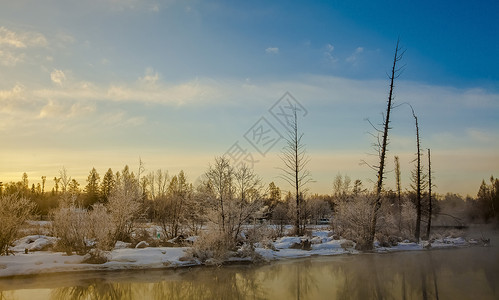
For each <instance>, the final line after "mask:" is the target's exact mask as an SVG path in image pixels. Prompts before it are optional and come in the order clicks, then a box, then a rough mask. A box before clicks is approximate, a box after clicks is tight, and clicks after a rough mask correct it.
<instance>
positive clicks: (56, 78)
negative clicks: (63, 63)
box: [50, 69, 66, 86]
mask: <svg viewBox="0 0 499 300" xmlns="http://www.w3.org/2000/svg"><path fill="white" fill-rule="evenodd" d="M50 79H51V80H52V82H53V83H55V84H57V85H59V86H62V83H63V82H64V81H65V80H66V75H65V74H64V72H63V71H62V70H57V69H54V70H53V71H52V73H50Z"/></svg>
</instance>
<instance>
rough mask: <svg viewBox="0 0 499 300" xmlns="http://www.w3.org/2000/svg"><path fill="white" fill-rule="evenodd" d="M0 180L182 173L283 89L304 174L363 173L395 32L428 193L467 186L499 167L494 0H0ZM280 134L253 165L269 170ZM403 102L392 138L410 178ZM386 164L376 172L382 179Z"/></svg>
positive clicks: (234, 138)
mask: <svg viewBox="0 0 499 300" xmlns="http://www.w3.org/2000/svg"><path fill="white" fill-rule="evenodd" d="M0 7H1V9H0V67H1V70H2V71H1V72H0V103H1V107H0V134H1V136H2V148H1V150H0V178H1V179H0V180H2V181H10V180H19V179H20V178H21V175H22V173H23V172H27V173H28V175H29V178H30V179H31V182H35V183H36V182H38V181H39V179H40V177H41V176H42V175H46V176H47V177H48V178H52V177H54V176H56V175H57V173H58V170H59V169H61V168H62V166H65V167H66V168H67V170H68V172H69V174H70V175H71V176H73V177H74V178H77V179H78V181H79V182H80V184H82V185H84V184H85V178H86V176H87V174H88V172H89V171H90V169H91V168H92V167H96V168H97V170H98V171H99V172H100V173H104V172H105V171H106V170H107V168H109V167H111V168H113V170H114V171H117V170H119V169H121V168H123V166H124V165H125V164H128V165H130V166H131V167H132V168H137V164H138V160H139V157H141V158H142V160H143V161H144V162H145V166H146V168H147V169H148V170H149V171H152V170H156V169H158V168H162V169H167V170H169V171H170V173H176V172H178V171H179V170H180V169H184V170H185V171H186V173H187V175H188V176H189V178H190V179H191V180H192V181H195V179H196V178H197V177H198V176H199V175H200V174H201V173H202V172H204V171H205V170H206V169H207V167H208V164H209V163H210V162H212V161H213V158H214V157H215V156H217V155H221V154H223V153H225V152H226V151H227V150H228V149H229V148H230V147H231V146H232V145H233V144H234V143H235V142H239V144H240V145H241V147H243V148H245V150H247V151H248V152H253V153H254V154H255V157H257V155H258V153H257V152H256V151H255V149H254V148H252V146H251V145H250V144H249V143H248V141H247V140H245V138H244V134H245V133H246V132H247V131H248V130H249V129H250V128H252V126H253V125H254V124H255V123H256V122H257V121H258V120H259V119H260V118H261V117H264V118H266V119H267V120H268V121H269V122H270V123H272V124H273V126H275V128H276V130H277V131H283V130H284V128H283V127H279V126H280V124H279V123H278V122H277V120H275V119H273V117H272V115H271V114H270V113H269V111H268V110H269V108H270V107H272V105H273V104H274V103H275V102H276V101H277V100H279V99H280V98H281V96H283V95H284V93H285V92H289V93H290V94H291V95H293V96H294V98H296V99H297V100H298V101H299V102H300V103H301V104H302V105H303V106H304V107H305V108H306V109H307V111H308V114H307V115H306V116H305V117H303V119H302V120H301V122H302V125H303V127H302V128H303V132H304V134H305V136H304V142H305V143H306V145H307V149H308V152H309V154H310V157H311V163H310V166H309V169H310V172H311V173H312V175H313V177H314V179H315V180H316V182H315V183H313V184H311V186H310V190H311V191H312V192H317V193H329V192H331V189H332V184H331V182H332V180H333V178H334V177H335V176H336V175H337V174H339V173H340V174H343V175H345V174H347V175H349V176H350V177H351V178H352V179H355V178H359V179H361V180H362V181H363V182H364V183H365V185H366V186H369V185H370V183H369V180H373V179H374V177H375V174H373V172H372V171H371V170H370V169H369V168H368V167H366V166H359V162H360V161H361V160H371V161H372V162H373V163H375V159H374V158H372V157H371V156H370V155H369V153H371V152H372V151H371V147H370V144H371V142H372V138H371V137H370V135H369V134H368V133H367V132H369V131H371V128H370V125H369V123H368V122H367V121H365V119H366V118H369V119H370V120H371V121H372V122H373V123H379V122H380V120H381V113H382V111H383V110H384V109H385V104H386V96H387V88H388V80H387V77H386V73H387V72H388V71H389V69H390V65H391V60H392V57H393V50H394V48H395V44H396V40H397V38H398V37H400V41H401V45H402V47H403V48H404V49H405V50H406V53H405V56H404V59H403V61H402V64H404V65H405V67H404V72H403V73H402V75H401V77H400V78H399V79H398V80H397V82H396V84H397V86H396V101H397V103H403V102H410V103H411V104H412V106H413V107H414V108H415V110H416V113H417V114H418V116H419V120H420V126H421V138H422V146H423V148H425V149H426V148H431V149H432V153H433V155H432V156H433V170H434V171H435V180H434V181H435V182H436V184H437V191H438V192H440V193H445V192H457V193H461V194H472V195H474V194H476V191H477V189H478V186H479V184H480V181H481V179H482V178H488V177H489V176H490V175H496V176H497V175H498V174H497V170H499V154H497V153H498V152H499V151H497V150H498V149H499V134H498V130H497V129H498V127H499V121H498V118H497V116H498V115H499V71H498V70H499V59H498V58H497V55H498V54H499V22H497V20H498V19H499V2H497V1H480V2H479V4H477V3H470V2H469V1H437V2H435V1H427V2H423V3H421V2H418V3H416V2H409V1H355V2H353V1H315V2H313V3H309V1H273V2H270V1H251V2H247V1H175V0H171V1H136V0H104V1H97V0H94V1H43V2H41V1H22V0H21V1H0ZM283 145H284V144H283V143H282V141H281V142H280V143H277V144H276V145H275V147H273V148H272V149H270V150H269V152H268V153H266V154H265V156H259V157H257V158H258V160H259V162H258V163H257V164H255V170H256V171H257V172H258V173H260V174H261V175H262V177H263V179H264V181H266V182H270V181H276V182H277V183H278V185H280V186H281V188H282V189H284V190H286V189H288V188H289V187H287V186H286V184H285V183H284V182H280V181H279V179H277V178H276V177H277V176H278V175H279V171H278V170H277V169H276V168H277V167H279V166H280V165H281V163H280V161H279V158H278V153H279V150H280V148H281V147H282V146H283ZM414 152H415V145H414V124H413V120H412V115H411V112H410V109H409V108H408V106H405V105H402V106H400V107H397V108H396V109H395V111H394V114H393V130H392V132H391V144H390V146H389V157H388V161H389V165H388V168H389V169H392V168H393V164H392V161H393V155H399V156H400V157H401V163H402V176H403V185H404V186H406V187H408V185H409V176H410V175H409V174H410V170H411V169H412V163H411V160H412V159H413V158H414ZM392 177H394V175H393V173H389V174H387V178H388V182H387V187H388V188H390V187H393V179H392Z"/></svg>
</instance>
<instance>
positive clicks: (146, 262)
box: [0, 229, 477, 277]
mask: <svg viewBox="0 0 499 300" xmlns="http://www.w3.org/2000/svg"><path fill="white" fill-rule="evenodd" d="M331 236H332V234H331V231H329V230H325V229H318V230H314V231H312V238H310V237H308V238H307V237H282V238H280V239H277V240H276V241H273V242H272V245H271V246H270V247H269V245H267V247H262V246H261V245H258V244H257V245H256V249H255V250H256V252H257V253H258V254H260V255H261V256H262V257H263V258H264V259H266V260H269V261H270V260H279V259H289V258H300V257H309V256H317V255H323V256H324V255H341V254H357V253H359V251H357V250H355V249H354V246H355V244H354V243H353V242H352V241H349V240H345V239H340V240H334V239H333V238H332V237H331ZM305 240H308V242H310V243H309V246H310V247H309V250H308V249H307V250H303V249H295V248H297V244H300V243H302V242H303V241H305ZM54 241H55V238H53V237H48V236H44V235H32V236H27V237H24V238H22V239H20V240H17V241H16V242H15V246H14V247H12V248H11V250H12V251H13V252H14V253H15V255H10V256H0V277H7V276H16V275H33V274H40V273H55V272H77V271H93V270H125V269H155V268H175V267H186V266H194V265H200V264H201V262H200V261H197V260H191V259H186V258H185V257H187V256H188V255H187V253H186V251H187V250H188V249H189V248H188V247H176V248H174V247H149V248H140V249H136V248H126V246H127V245H126V243H117V245H116V248H115V249H114V250H113V251H111V252H110V253H109V254H108V262H106V263H103V264H88V263H83V261H84V259H85V257H84V256H81V255H71V256H68V255H66V254H65V253H62V252H51V251H46V250H45V249H46V248H47V247H48V246H49V245H51V244H53V242H54ZM474 244H477V242H476V241H475V240H472V239H470V240H465V239H464V238H461V237H458V238H451V237H448V238H442V239H436V240H434V241H433V242H432V243H431V248H450V247H464V246H470V245H474ZM375 245H376V248H375V251H377V252H391V251H408V250H423V249H426V248H428V243H427V242H422V243H413V242H409V241H405V242H401V243H399V244H398V245H397V246H393V247H380V246H379V245H378V244H375ZM298 248H299V247H298ZM25 249H28V252H27V253H25ZM234 260H236V261H237V259H231V261H234ZM239 260H246V261H247V260H248V258H245V259H244V258H243V259H240V258H239Z"/></svg>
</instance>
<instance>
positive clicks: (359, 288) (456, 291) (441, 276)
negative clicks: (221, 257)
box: [0, 238, 499, 299]
mask: <svg viewBox="0 0 499 300" xmlns="http://www.w3.org/2000/svg"><path fill="white" fill-rule="evenodd" d="M494 240H497V238H494ZM497 249H498V248H497V247H496V246H491V247H470V248H462V249H448V250H431V251H416V252H399V253H386V254H373V253H366V254H359V255H347V256H335V257H312V258H307V259H298V260H287V261H282V262H275V263H270V264H266V265H256V266H255V265H247V266H244V265H236V266H225V267H197V268H190V269H177V270H143V271H123V272H94V273H78V274H55V275H40V276H36V277H24V278H11V279H2V280H0V290H2V292H1V294H0V295H1V297H0V298H1V299H498V298H499V251H497Z"/></svg>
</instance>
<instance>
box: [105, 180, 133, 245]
mask: <svg viewBox="0 0 499 300" xmlns="http://www.w3.org/2000/svg"><path fill="white" fill-rule="evenodd" d="M107 208H108V210H109V213H110V215H111V221H112V223H113V226H114V227H113V229H114V231H113V235H112V238H113V241H114V242H116V241H124V242H127V241H130V239H131V234H132V232H133V225H134V220H135V219H136V218H137V217H138V214H139V212H140V210H141V206H140V203H139V201H138V196H137V193H135V192H133V191H132V192H131V191H127V190H126V189H124V188H117V189H116V190H114V191H113V193H112V194H111V196H109V203H108V206H107Z"/></svg>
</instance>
